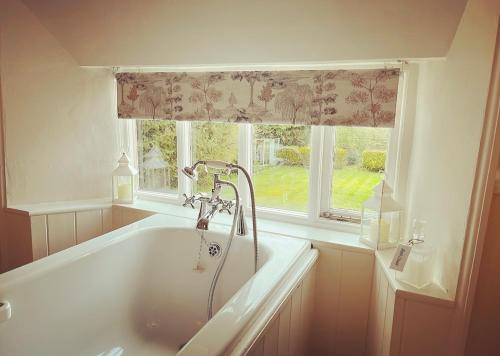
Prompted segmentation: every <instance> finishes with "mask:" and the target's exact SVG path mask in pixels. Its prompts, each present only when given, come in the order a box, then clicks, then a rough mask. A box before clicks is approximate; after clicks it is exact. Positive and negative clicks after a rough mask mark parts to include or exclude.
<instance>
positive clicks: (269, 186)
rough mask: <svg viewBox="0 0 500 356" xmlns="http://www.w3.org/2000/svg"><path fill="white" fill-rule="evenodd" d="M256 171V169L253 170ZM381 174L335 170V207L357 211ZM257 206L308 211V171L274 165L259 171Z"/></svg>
mask: <svg viewBox="0 0 500 356" xmlns="http://www.w3.org/2000/svg"><path fill="white" fill-rule="evenodd" d="M256 168H257V167H256ZM382 178H383V174H382V173H375V172H370V171H367V170H365V169H362V168H359V167H356V166H347V167H345V168H343V169H337V170H335V172H334V177H333V192H332V203H333V207H334V208H343V209H360V208H361V205H362V203H363V202H364V201H365V200H366V199H368V198H369V197H370V196H371V195H372V189H373V187H374V186H375V185H377V184H378V183H379V182H380V180H381V179H382ZM253 181H254V185H255V195H256V200H257V205H258V206H265V207H270V208H281V209H288V210H296V211H304V212H305V211H307V205H308V193H309V187H308V186H309V171H308V170H306V169H304V168H301V167H290V166H274V167H265V168H259V169H258V171H256V172H255V174H254V176H253Z"/></svg>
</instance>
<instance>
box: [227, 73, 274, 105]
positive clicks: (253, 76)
mask: <svg viewBox="0 0 500 356" xmlns="http://www.w3.org/2000/svg"><path fill="white" fill-rule="evenodd" d="M270 77H271V72H261V71H248V72H234V73H233V74H231V79H233V80H239V81H240V82H241V81H242V80H243V79H245V80H246V81H247V82H248V84H249V85H250V101H249V102H248V107H252V106H255V104H254V102H253V91H254V86H255V83H256V82H260V81H262V80H266V79H268V78H270Z"/></svg>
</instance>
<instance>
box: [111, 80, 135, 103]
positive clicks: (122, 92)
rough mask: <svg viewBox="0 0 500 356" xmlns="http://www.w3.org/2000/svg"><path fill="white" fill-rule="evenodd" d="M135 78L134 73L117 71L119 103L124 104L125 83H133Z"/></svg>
mask: <svg viewBox="0 0 500 356" xmlns="http://www.w3.org/2000/svg"><path fill="white" fill-rule="evenodd" d="M134 80H135V75H134V74H132V73H117V74H116V82H117V83H118V85H119V86H120V93H121V102H120V104H119V105H125V104H126V103H125V99H124V97H123V95H124V91H125V84H133V83H134Z"/></svg>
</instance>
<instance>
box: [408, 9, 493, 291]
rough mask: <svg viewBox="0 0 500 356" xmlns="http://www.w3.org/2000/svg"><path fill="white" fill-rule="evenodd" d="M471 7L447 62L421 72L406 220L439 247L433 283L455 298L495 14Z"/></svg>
mask: <svg viewBox="0 0 500 356" xmlns="http://www.w3.org/2000/svg"><path fill="white" fill-rule="evenodd" d="M499 6H500V4H499V2H498V1H497V0H470V1H469V2H468V4H467V6H466V9H465V12H464V16H463V18H462V20H461V23H460V25H459V27H458V30H457V33H456V35H455V39H454V41H453V43H452V46H451V48H450V51H449V53H448V55H447V57H446V60H441V61H431V62H427V63H424V64H422V65H420V68H419V84H418V94H417V95H418V96H417V104H416V118H415V129H414V146H413V152H412V158H411V165H410V172H409V177H410V180H409V182H408V206H409V210H410V211H409V218H408V221H410V222H411V219H412V218H419V219H424V220H426V221H427V222H428V224H427V234H426V235H427V238H428V241H429V242H430V243H432V244H434V245H435V246H436V247H437V251H438V254H437V266H436V278H437V282H438V283H439V284H441V285H442V286H443V287H444V288H445V289H446V290H447V291H448V292H449V294H450V295H452V296H454V294H455V291H456V285H457V280H458V273H459V267H460V262H461V255H462V248H463V243H464V235H465V227H466V221H467V214H468V211H469V203H470V196H471V191H472V186H473V179H474V174H475V168H476V160H477V154H478V150H479V143H480V139H481V132H482V126H483V119H484V111H485V104H486V97H487V93H488V83H489V78H490V73H491V66H492V60H493V51H494V46H495V40H496V29H497V22H498V14H499Z"/></svg>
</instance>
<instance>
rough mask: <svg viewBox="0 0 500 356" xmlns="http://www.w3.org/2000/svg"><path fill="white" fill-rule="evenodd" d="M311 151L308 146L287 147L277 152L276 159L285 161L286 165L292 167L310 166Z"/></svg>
mask: <svg viewBox="0 0 500 356" xmlns="http://www.w3.org/2000/svg"><path fill="white" fill-rule="evenodd" d="M310 153H311V149H310V148H309V147H307V146H301V147H297V146H287V147H283V148H281V149H279V150H278V152H276V157H278V158H280V159H282V160H283V161H285V163H286V164H289V165H292V166H299V165H300V166H302V165H309V156H310Z"/></svg>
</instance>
